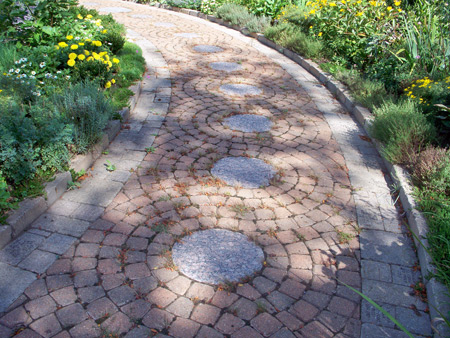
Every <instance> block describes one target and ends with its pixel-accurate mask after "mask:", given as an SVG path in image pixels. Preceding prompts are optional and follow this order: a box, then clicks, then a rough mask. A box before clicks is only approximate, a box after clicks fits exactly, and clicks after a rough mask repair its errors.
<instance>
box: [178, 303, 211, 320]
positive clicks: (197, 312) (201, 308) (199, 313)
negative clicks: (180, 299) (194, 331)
mask: <svg viewBox="0 0 450 338" xmlns="http://www.w3.org/2000/svg"><path fill="white" fill-rule="evenodd" d="M173 304H174V303H173ZM219 315H220V309H218V308H217V307H215V306H211V305H207V304H198V305H197V306H196V307H195V309H194V311H193V312H192V315H191V319H192V320H194V321H196V322H198V323H200V324H204V325H214V324H215V323H216V321H217V319H218V318H219Z"/></svg>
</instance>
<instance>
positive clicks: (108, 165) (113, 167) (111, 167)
mask: <svg viewBox="0 0 450 338" xmlns="http://www.w3.org/2000/svg"><path fill="white" fill-rule="evenodd" d="M105 167H106V170H108V171H114V170H116V165H115V164H113V163H111V162H110V161H109V160H106V163H105Z"/></svg>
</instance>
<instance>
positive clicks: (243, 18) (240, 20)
mask: <svg viewBox="0 0 450 338" xmlns="http://www.w3.org/2000/svg"><path fill="white" fill-rule="evenodd" d="M217 16H218V17H219V18H221V19H223V20H225V21H228V22H230V23H231V24H232V25H239V26H243V27H247V28H248V30H249V31H251V32H263V31H264V30H265V29H266V28H267V27H268V26H269V25H270V19H269V18H267V17H264V16H260V17H257V16H255V15H254V14H251V13H249V12H248V10H247V8H245V7H243V6H240V5H236V4H225V5H223V6H221V7H219V8H218V9H217Z"/></svg>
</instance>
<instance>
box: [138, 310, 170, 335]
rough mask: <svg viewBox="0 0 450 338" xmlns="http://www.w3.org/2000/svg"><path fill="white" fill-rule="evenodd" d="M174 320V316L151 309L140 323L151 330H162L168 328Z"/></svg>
mask: <svg viewBox="0 0 450 338" xmlns="http://www.w3.org/2000/svg"><path fill="white" fill-rule="evenodd" d="M174 318H175V316H174V315H172V314H171V313H169V312H167V311H164V310H160V309H156V308H153V309H151V310H150V311H149V312H148V313H147V315H145V317H144V319H143V320H142V322H143V323H144V325H145V326H148V327H149V328H151V329H156V330H163V329H165V328H168V327H169V325H170V323H171V322H172V320H173V319H174Z"/></svg>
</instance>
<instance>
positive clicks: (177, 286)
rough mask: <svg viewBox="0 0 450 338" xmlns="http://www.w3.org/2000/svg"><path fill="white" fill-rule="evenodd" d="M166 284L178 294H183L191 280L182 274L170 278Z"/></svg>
mask: <svg viewBox="0 0 450 338" xmlns="http://www.w3.org/2000/svg"><path fill="white" fill-rule="evenodd" d="M166 286H167V287H168V288H169V289H170V290H171V291H172V292H175V293H176V294H178V295H184V294H185V293H186V291H187V290H188V289H189V287H190V286H191V281H190V280H189V279H188V278H186V277H183V276H179V277H177V278H175V279H172V280H171V281H170V282H168V283H167V284H166Z"/></svg>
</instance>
